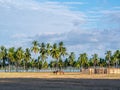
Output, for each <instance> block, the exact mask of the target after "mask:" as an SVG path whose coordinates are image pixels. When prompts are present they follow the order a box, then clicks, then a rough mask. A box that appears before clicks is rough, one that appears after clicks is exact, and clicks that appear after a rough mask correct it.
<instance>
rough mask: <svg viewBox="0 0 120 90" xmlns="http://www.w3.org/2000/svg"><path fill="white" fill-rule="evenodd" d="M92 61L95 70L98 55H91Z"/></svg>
mask: <svg viewBox="0 0 120 90" xmlns="http://www.w3.org/2000/svg"><path fill="white" fill-rule="evenodd" d="M92 61H93V65H94V68H95V67H96V66H97V65H98V54H96V53H95V54H93V55H92Z"/></svg>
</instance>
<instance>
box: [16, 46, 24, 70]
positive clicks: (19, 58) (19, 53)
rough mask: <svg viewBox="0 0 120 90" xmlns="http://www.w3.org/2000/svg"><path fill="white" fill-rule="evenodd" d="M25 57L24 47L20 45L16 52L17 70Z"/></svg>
mask: <svg viewBox="0 0 120 90" xmlns="http://www.w3.org/2000/svg"><path fill="white" fill-rule="evenodd" d="M23 57H24V51H23V50H22V47H19V48H18V49H17V50H16V52H15V59H16V71H17V72H18V67H19V65H20V63H21V61H22V60H23Z"/></svg>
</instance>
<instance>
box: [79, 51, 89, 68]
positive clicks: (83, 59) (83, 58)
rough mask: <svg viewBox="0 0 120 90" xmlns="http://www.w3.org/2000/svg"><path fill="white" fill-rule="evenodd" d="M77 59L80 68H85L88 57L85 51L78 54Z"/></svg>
mask: <svg viewBox="0 0 120 90" xmlns="http://www.w3.org/2000/svg"><path fill="white" fill-rule="evenodd" d="M78 61H79V62H80V66H81V68H85V67H86V66H87V65H88V57H87V54H86V53H83V54H80V56H79V57H78Z"/></svg>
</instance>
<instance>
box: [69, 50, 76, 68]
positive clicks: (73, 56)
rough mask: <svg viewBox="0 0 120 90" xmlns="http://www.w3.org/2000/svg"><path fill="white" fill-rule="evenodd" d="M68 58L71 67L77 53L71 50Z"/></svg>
mask: <svg viewBox="0 0 120 90" xmlns="http://www.w3.org/2000/svg"><path fill="white" fill-rule="evenodd" d="M68 60H69V64H70V66H71V67H73V63H74V60H75V54H74V52H71V53H70V55H69V57H68Z"/></svg>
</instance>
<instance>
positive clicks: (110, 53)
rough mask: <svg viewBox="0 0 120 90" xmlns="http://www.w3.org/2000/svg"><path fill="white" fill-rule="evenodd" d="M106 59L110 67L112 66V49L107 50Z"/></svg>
mask: <svg viewBox="0 0 120 90" xmlns="http://www.w3.org/2000/svg"><path fill="white" fill-rule="evenodd" d="M105 55H106V56H105V59H106V62H107V64H108V67H110V62H111V58H112V52H111V51H107V52H106V53H105Z"/></svg>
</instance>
